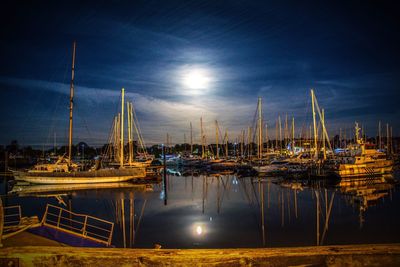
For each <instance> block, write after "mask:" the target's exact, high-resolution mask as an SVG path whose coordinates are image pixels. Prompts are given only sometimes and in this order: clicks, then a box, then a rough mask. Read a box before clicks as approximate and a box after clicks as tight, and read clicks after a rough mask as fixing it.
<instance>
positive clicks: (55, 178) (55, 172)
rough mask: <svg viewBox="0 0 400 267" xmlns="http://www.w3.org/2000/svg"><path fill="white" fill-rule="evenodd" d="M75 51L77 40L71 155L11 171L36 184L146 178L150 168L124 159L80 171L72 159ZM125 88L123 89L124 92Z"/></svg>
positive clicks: (72, 95)
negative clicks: (127, 165) (111, 165)
mask: <svg viewBox="0 0 400 267" xmlns="http://www.w3.org/2000/svg"><path fill="white" fill-rule="evenodd" d="M75 51H76V42H74V43H73V49H72V70H71V84H70V108H69V111H70V112H69V143H68V148H69V149H68V157H66V156H62V157H60V158H59V159H58V160H57V161H56V162H55V163H49V164H38V165H35V166H34V167H33V168H32V169H31V170H28V171H15V170H11V171H12V173H13V175H14V178H15V180H16V181H25V182H29V183H34V184H86V183H117V182H126V181H129V180H132V179H138V178H139V179H140V178H145V177H146V168H144V167H132V168H125V167H124V163H123V162H121V165H120V166H119V168H96V167H94V168H92V169H90V170H88V171H81V170H79V166H78V165H77V164H75V163H73V162H72V160H71V158H72V157H71V154H72V126H73V116H72V115H73V103H74V102H73V99H74V76H75ZM123 91H124V89H122V92H123ZM123 111H124V101H122V110H121V114H122V116H121V139H120V146H121V148H122V149H120V152H121V154H120V157H121V159H123V158H124V154H123V153H124V150H123V147H124V138H123V132H124V131H123V129H124V127H123V122H124V119H123V113H124V112H123Z"/></svg>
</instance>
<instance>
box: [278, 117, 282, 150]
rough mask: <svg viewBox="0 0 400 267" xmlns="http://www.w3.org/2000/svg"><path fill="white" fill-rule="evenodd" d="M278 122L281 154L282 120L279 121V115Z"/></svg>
mask: <svg viewBox="0 0 400 267" xmlns="http://www.w3.org/2000/svg"><path fill="white" fill-rule="evenodd" d="M278 122H279V145H280V153H281V154H282V122H281V115H279V116H278Z"/></svg>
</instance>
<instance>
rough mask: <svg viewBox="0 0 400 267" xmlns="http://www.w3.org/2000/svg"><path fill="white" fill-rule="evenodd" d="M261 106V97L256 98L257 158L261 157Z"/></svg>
mask: <svg viewBox="0 0 400 267" xmlns="http://www.w3.org/2000/svg"><path fill="white" fill-rule="evenodd" d="M262 146H263V140H262V107H261V97H259V98H258V159H259V160H260V159H261V158H262Z"/></svg>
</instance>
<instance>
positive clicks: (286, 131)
mask: <svg viewBox="0 0 400 267" xmlns="http://www.w3.org/2000/svg"><path fill="white" fill-rule="evenodd" d="M284 136H285V137H284V144H285V147H286V146H287V145H288V143H289V125H288V116H287V113H286V116H285V130H284Z"/></svg>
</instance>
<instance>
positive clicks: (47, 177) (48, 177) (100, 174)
mask: <svg viewBox="0 0 400 267" xmlns="http://www.w3.org/2000/svg"><path fill="white" fill-rule="evenodd" d="M13 174H14V177H15V180H16V181H25V182H28V183H32V184H94V183H120V182H126V181H130V180H133V179H139V178H144V177H146V170H145V168H134V169H133V168H131V169H123V170H118V169H114V170H98V171H86V172H71V173H54V172H49V173H46V172H35V173H30V172H18V171H13Z"/></svg>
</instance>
